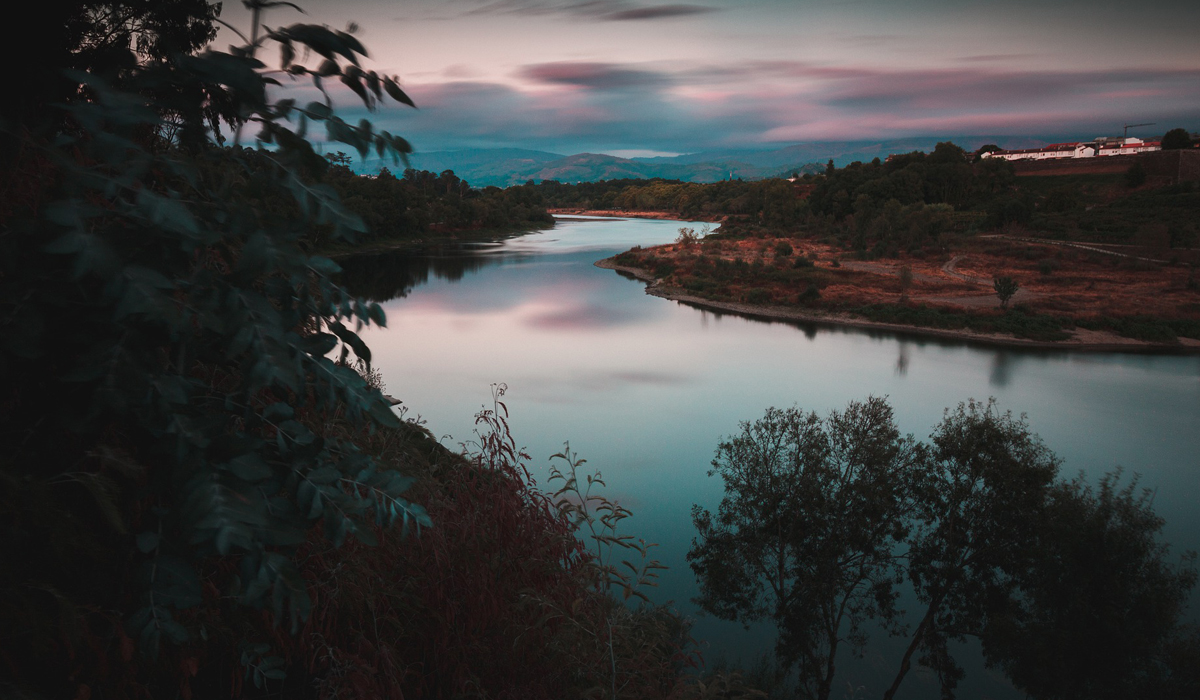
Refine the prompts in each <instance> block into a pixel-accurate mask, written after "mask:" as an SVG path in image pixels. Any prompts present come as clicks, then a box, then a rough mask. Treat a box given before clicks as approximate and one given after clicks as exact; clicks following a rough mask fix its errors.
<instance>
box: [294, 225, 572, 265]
mask: <svg viewBox="0 0 1200 700" xmlns="http://www.w3.org/2000/svg"><path fill="white" fill-rule="evenodd" d="M553 227H554V222H549V223H545V224H542V225H540V226H536V225H521V226H511V227H503V228H485V229H462V230H457V231H446V232H436V233H434V232H431V233H428V234H425V235H423V236H420V237H417V238H391V239H384V240H373V241H370V242H367V243H363V244H361V245H344V244H343V245H337V246H329V247H326V248H323V249H321V250H318V251H315V252H316V253H317V254H319V255H324V256H326V257H328V258H332V259H334V260H336V259H338V258H348V257H352V256H355V255H372V254H375V253H391V252H395V251H402V250H418V249H421V248H428V247H429V246H435V245H444V244H447V243H489V242H494V241H504V240H508V239H510V238H516V237H518V236H523V235H525V234H527V233H533V232H534V231H544V230H546V229H548V228H553Z"/></svg>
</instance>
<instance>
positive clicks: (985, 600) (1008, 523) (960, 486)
mask: <svg viewBox="0 0 1200 700" xmlns="http://www.w3.org/2000/svg"><path fill="white" fill-rule="evenodd" d="M925 454H926V462H925V463H924V464H923V465H922V467H921V469H920V471H919V472H918V473H919V475H920V477H921V481H920V483H919V485H918V493H917V496H916V498H915V499H914V511H913V516H914V519H915V520H916V522H917V526H916V528H915V529H914V530H913V532H912V533H911V535H910V537H909V539H908V545H909V552H908V565H907V571H906V573H907V576H908V580H909V581H910V582H911V583H912V586H913V589H914V590H915V592H916V596H917V599H918V600H919V601H920V604H921V606H922V608H923V611H921V617H920V622H919V623H918V624H917V625H916V627H915V628H914V629H913V631H912V633H911V635H910V637H909V644H908V647H907V648H906V649H905V652H904V655H903V657H902V658H901V661H900V668H899V669H898V671H897V673H896V676H895V679H894V680H893V682H892V685H891V687H890V688H889V689H888V690H887V692H886V693H885V694H884V696H883V697H884V698H885V700H890V699H891V698H892V697H893V696H894V695H895V693H896V691H897V690H898V689H899V687H900V684H901V682H902V681H903V680H904V678H905V676H906V675H907V673H908V671H909V669H910V668H911V664H912V659H913V656H914V655H916V654H918V653H919V654H920V656H919V658H920V661H921V663H922V664H923V665H925V666H927V667H929V668H931V669H933V670H934V671H935V672H936V673H937V674H938V677H939V679H940V681H941V684H942V688H943V695H944V696H946V697H952V696H953V689H954V687H955V686H956V685H957V682H958V680H959V679H960V678H961V677H962V671H961V669H960V668H959V667H958V665H957V664H956V663H955V661H954V659H953V658H952V657H951V654H950V647H949V644H950V642H951V641H954V640H962V639H965V638H967V637H979V636H981V635H982V634H984V632H985V630H986V629H987V625H988V622H989V615H990V614H991V613H993V612H994V611H995V609H996V606H997V605H998V604H1002V603H1003V602H1004V601H1006V600H1008V597H1009V596H1010V595H1011V592H1012V578H1013V576H1014V575H1016V574H1017V573H1019V572H1021V571H1025V570H1027V568H1028V565H1027V559H1026V557H1027V554H1028V552H1029V545H1030V544H1031V543H1032V542H1035V541H1036V538H1037V534H1038V533H1037V528H1036V519H1035V518H1034V517H1031V516H1036V515H1037V514H1039V513H1041V512H1042V510H1043V508H1044V506H1045V503H1046V501H1047V499H1048V498H1049V495H1050V487H1051V484H1052V483H1053V481H1054V478H1055V476H1056V475H1057V473H1058V464H1059V462H1058V459H1057V458H1056V457H1055V456H1054V454H1053V453H1052V452H1050V450H1048V449H1047V448H1046V447H1045V445H1043V444H1042V442H1041V440H1040V439H1039V438H1038V437H1037V436H1036V435H1035V434H1033V433H1032V432H1031V431H1030V430H1029V426H1028V424H1027V423H1026V422H1025V420H1024V419H1023V418H1021V419H1017V418H1014V417H1013V416H1012V414H1011V413H1000V412H999V411H998V410H997V409H996V406H995V403H994V402H991V401H989V402H988V403H986V404H985V403H978V402H975V401H970V402H968V403H966V404H959V406H958V408H957V409H956V410H954V411H949V410H948V411H947V412H946V415H945V417H944V418H943V420H942V422H941V424H940V425H938V426H937V428H935V429H934V432H933V434H932V435H931V445H930V449H929V450H928V452H927V453H925Z"/></svg>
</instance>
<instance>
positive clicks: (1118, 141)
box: [983, 136, 1162, 160]
mask: <svg viewBox="0 0 1200 700" xmlns="http://www.w3.org/2000/svg"><path fill="white" fill-rule="evenodd" d="M1161 150H1162V143H1161V142H1159V141H1143V140H1141V139H1139V138H1134V137H1132V136H1130V137H1128V138H1123V137H1120V136H1098V137H1096V140H1095V141H1089V142H1080V141H1077V142H1073V143H1052V144H1050V145H1049V146H1044V147H1042V148H1023V149H1020V150H1015V151H1005V150H1000V151H990V152H988V153H984V154H983V157H984V158H1003V159H1005V160H1055V159H1059V158H1091V157H1093V156H1125V155H1130V154H1133V153H1147V152H1149V151H1161Z"/></svg>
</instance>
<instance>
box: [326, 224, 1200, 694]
mask: <svg viewBox="0 0 1200 700" xmlns="http://www.w3.org/2000/svg"><path fill="white" fill-rule="evenodd" d="M685 225H687V226H695V227H697V228H699V227H700V226H701V224H690V223H686V222H678V221H653V220H639V219H631V220H617V219H596V220H588V221H584V220H571V221H560V222H559V223H558V225H557V226H556V227H555V228H553V229H550V230H546V231H541V232H535V233H531V234H528V235H525V236H521V237H518V238H512V239H509V240H507V241H503V242H499V243H488V244H472V245H464V246H461V247H442V248H439V249H436V250H431V251H428V252H426V253H422V254H412V253H408V254H399V253H394V254H383V255H377V256H373V257H371V258H369V259H351V260H348V261H345V263H344V264H345V266H346V268H347V272H348V279H350V280H352V281H353V284H352V286H353V287H354V291H356V292H358V293H360V294H366V295H370V296H373V297H374V298H376V299H377V300H380V301H381V302H383V301H384V300H385V299H386V300H387V301H385V302H384V304H383V305H384V308H385V310H386V312H387V317H388V327H387V328H386V329H371V330H368V331H366V332H364V337H365V339H366V341H367V343H368V344H369V345H370V347H371V348H372V351H373V354H374V357H375V366H376V367H377V368H378V369H379V370H381V372H382V375H383V378H384V381H385V382H386V384H387V391H388V393H390V394H393V395H395V396H397V397H398V398H400V399H402V400H403V401H404V404H405V406H407V407H409V413H408V416H409V417H410V418H411V417H413V416H415V415H418V414H419V416H420V417H421V419H422V420H424V421H426V422H427V427H429V428H430V429H431V430H432V431H433V432H434V434H435V435H445V436H446V437H445V438H444V439H443V442H444V443H445V444H447V445H448V446H451V447H456V446H457V445H458V444H459V443H460V442H463V441H466V440H469V439H470V438H471V437H472V430H473V415H474V414H475V412H476V411H478V410H479V409H480V408H481V407H484V406H485V405H490V403H491V394H490V389H489V387H490V385H492V384H493V383H498V382H502V383H504V384H506V385H507V387H508V392H507V395H506V396H505V401H506V403H507V405H508V408H509V410H510V412H511V421H510V422H511V426H512V430H513V433H514V435H515V436H516V439H517V442H518V444H520V445H524V446H526V447H527V449H528V451H529V453H530V454H531V455H532V462H531V468H532V470H533V473H534V475H535V477H537V478H538V479H539V481H541V482H544V479H545V475H546V471H547V465H548V458H549V456H550V455H551V454H553V453H555V452H557V451H559V450H561V449H562V447H563V443H564V442H566V441H570V445H571V449H572V450H574V451H576V452H578V453H579V454H580V455H581V456H582V457H584V458H586V459H587V461H588V464H587V465H586V466H587V467H588V468H591V469H594V470H599V471H601V472H602V473H603V476H604V478H605V480H606V481H607V483H608V487H609V488H608V491H607V495H608V496H609V497H610V498H613V499H615V500H618V501H619V502H621V503H622V504H623V505H625V506H626V507H628V508H630V509H631V510H632V511H633V512H634V517H632V518H630V519H629V520H627V521H626V522H625V525H627V527H626V532H627V533H629V534H634V535H636V536H638V537H642V538H645V539H646V540H648V541H650V542H655V543H657V544H658V545H659V546H658V547H657V548H656V549H655V555H656V556H657V557H658V558H659V559H660V560H661V561H662V562H663V563H664V564H666V565H668V566H669V567H670V569H669V570H668V571H666V572H665V573H664V574H663V575H662V578H661V579H660V585H659V587H658V588H657V589H656V590H654V591H653V592H652V597H653V598H654V599H656V600H657V601H659V602H665V601H667V600H673V601H675V603H676V605H677V606H678V607H679V609H680V610H681V611H682V612H684V613H685V614H687V615H689V616H696V615H697V611H696V608H695V606H694V605H692V604H691V603H690V602H689V601H690V599H691V597H692V596H694V595H695V593H696V585H695V582H694V580H693V577H692V573H691V570H690V569H689V568H688V566H687V563H686V561H685V554H686V552H687V549H688V547H689V545H690V542H691V537H692V535H693V528H692V523H691V516H690V510H691V507H692V504H694V503H699V504H701V505H703V506H705V507H707V508H710V509H714V508H715V507H716V505H717V503H718V502H719V501H720V498H721V494H722V488H721V484H720V482H719V479H717V478H715V477H713V478H710V477H708V476H707V475H706V472H707V470H708V468H709V463H710V461H711V460H712V457H713V452H714V450H715V448H716V444H717V441H718V439H719V438H720V437H721V436H724V435H729V434H730V433H732V432H734V431H735V430H737V427H738V422H739V421H744V420H754V419H756V418H758V417H761V416H762V413H763V411H764V409H765V408H767V407H768V406H779V407H783V406H791V405H793V404H795V405H799V406H800V407H802V408H804V409H811V410H816V411H817V412H819V413H825V412H827V411H828V410H829V409H832V408H842V407H844V406H845V404H846V403H847V401H850V400H852V399H863V398H865V397H867V396H871V395H874V396H886V397H887V398H888V400H889V401H890V403H891V405H892V406H893V408H894V409H895V412H896V419H897V422H898V424H899V426H900V429H901V431H902V432H909V433H912V434H914V435H915V436H916V437H918V438H925V437H927V436H928V434H929V432H930V430H931V429H932V427H933V426H934V425H935V424H937V423H938V422H939V421H940V420H941V417H942V414H943V410H944V409H945V408H947V407H953V406H955V405H957V404H958V403H959V402H961V401H965V400H966V399H968V398H976V399H987V398H989V397H995V398H996V400H997V402H998V405H999V407H1000V408H1001V409H1002V410H1011V411H1013V412H1014V413H1018V414H1019V413H1025V414H1027V416H1028V420H1029V423H1030V425H1031V426H1032V428H1033V430H1034V431H1035V432H1037V433H1038V434H1039V435H1041V437H1042V438H1043V440H1044V441H1045V442H1046V444H1047V445H1048V446H1049V447H1050V448H1051V449H1053V450H1054V451H1055V452H1056V453H1057V454H1058V455H1059V456H1060V457H1061V458H1062V459H1063V462H1064V468H1063V474H1064V475H1065V476H1068V477H1069V476H1073V475H1074V474H1076V473H1078V472H1080V471H1083V472H1085V473H1086V474H1088V475H1089V476H1092V477H1096V476H1099V475H1100V474H1103V473H1104V472H1106V471H1109V470H1111V469H1113V468H1114V467H1116V466H1118V465H1120V466H1122V467H1123V468H1124V469H1125V473H1126V474H1134V473H1137V474H1140V475H1141V484H1142V485H1143V486H1145V487H1147V488H1150V489H1153V490H1154V491H1155V492H1156V495H1155V499H1154V505H1155V508H1156V510H1157V511H1158V513H1159V514H1160V515H1162V516H1164V517H1165V518H1166V520H1167V525H1166V528H1165V533H1166V537H1167V539H1168V541H1170V542H1171V543H1172V544H1173V547H1174V550H1173V551H1179V550H1181V549H1183V548H1187V549H1198V548H1200V511H1198V510H1197V508H1196V507H1195V506H1196V503H1197V501H1198V499H1200V357H1197V356H1170V355H1137V354H1108V353H1105V354H1096V353H1067V352H1062V351H1024V350H1017V349H1013V348H1004V349H999V348H995V347H989V346H985V345H973V344H967V343H963V342H950V341H946V340H934V339H929V338H922V337H920V336H916V335H912V336H908V335H903V334H896V333H890V332H874V331H864V330H855V329H848V328H840V327H836V326H816V325H802V324H795V323H783V322H769V321H763V320H758V319H749V318H743V317H738V316H734V315H728V314H716V313H713V312H710V311H704V310H701V309H697V308H694V307H691V306H687V305H684V304H681V303H678V302H674V301H669V300H665V299H661V298H657V297H652V296H648V295H646V294H645V293H644V291H643V290H644V284H643V283H642V282H639V281H636V280H631V279H628V278H626V277H623V276H621V275H620V274H618V273H616V272H613V271H610V270H603V269H599V268H596V267H594V266H593V263H594V262H595V261H597V260H599V259H602V258H605V257H609V256H611V255H614V254H616V253H618V252H620V251H623V250H626V249H628V248H630V247H631V246H633V245H639V244H640V245H643V246H647V245H655V244H660V243H665V242H669V241H671V240H674V238H675V237H676V235H677V232H678V229H679V227H680V226H685ZM1195 607H1196V606H1193V609H1194V608H1195ZM694 633H695V635H696V636H697V637H698V638H700V639H702V640H705V641H706V643H707V644H708V647H707V648H706V651H705V653H706V656H707V657H709V658H714V657H720V656H727V657H732V658H738V657H740V658H742V659H743V660H748V659H751V658H753V657H754V656H755V655H756V654H761V653H763V652H766V651H769V649H770V645H771V635H770V633H769V631H764V629H763V627H762V626H759V627H757V628H754V629H752V630H750V631H749V632H747V631H745V630H743V629H742V627H741V626H739V625H735V624H730V623H724V622H720V621H716V620H713V619H711V618H706V617H697V619H696V627H695V630H694ZM897 644H898V642H897V641H895V640H887V639H882V640H879V641H877V642H874V643H873V644H872V646H871V647H870V648H869V650H868V655H867V658H866V659H865V660H863V661H862V662H855V663H851V662H850V661H849V659H844V660H843V663H842V665H841V667H842V668H845V669H847V673H846V674H845V675H846V678H845V679H844V680H846V681H852V682H853V683H855V684H857V683H866V684H868V685H869V686H875V685H876V684H877V683H878V682H880V681H878V680H877V678H882V677H884V676H886V677H888V678H890V674H891V673H893V672H894V669H895V667H896V664H897V660H898V656H899V652H898V651H897V649H898V647H897ZM932 684H933V680H932V679H931V678H929V677H928V676H922V675H921V674H915V675H910V677H909V679H907V680H906V681H905V686H906V687H905V689H904V690H905V691H907V692H905V693H902V696H904V697H912V698H919V697H936V689H935V686H934V685H932ZM841 687H847V686H845V684H844V683H843V684H842V686H841ZM1006 688H1007V684H1006V682H1005V681H1004V680H1003V678H1002V677H1000V676H999V675H998V674H994V673H991V672H988V671H986V670H981V669H980V668H979V666H978V664H977V663H976V665H975V667H974V668H973V669H972V672H971V673H970V674H969V676H968V679H967V681H966V682H965V683H964V684H963V686H962V691H963V692H962V693H961V694H960V697H984V696H987V697H993V698H1004V697H1017V696H1016V695H1014V691H1012V690H1011V689H1006ZM879 694H880V693H879V692H878V690H877V689H876V691H875V692H870V693H868V695H869V696H871V695H874V696H877V695H879ZM835 696H838V693H835Z"/></svg>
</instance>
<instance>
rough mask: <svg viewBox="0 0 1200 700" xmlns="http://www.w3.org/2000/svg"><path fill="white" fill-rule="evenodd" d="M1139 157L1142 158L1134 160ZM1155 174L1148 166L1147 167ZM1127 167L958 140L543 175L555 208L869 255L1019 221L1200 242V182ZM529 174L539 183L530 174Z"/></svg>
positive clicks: (542, 188)
mask: <svg viewBox="0 0 1200 700" xmlns="http://www.w3.org/2000/svg"><path fill="white" fill-rule="evenodd" d="M1134 167H1135V168H1136V164H1135V166H1134ZM1143 179H1144V178H1143ZM1140 184H1141V183H1140V182H1136V181H1133V180H1130V178H1129V177H1122V176H1120V175H1079V176H1065V177H1054V176H1041V177H1021V178H1017V177H1016V173H1015V170H1014V168H1013V165H1012V164H1011V163H1009V162H1008V161H1005V160H1001V159H980V158H978V157H977V155H976V154H973V153H969V152H966V151H964V150H963V149H962V148H960V147H958V146H956V145H954V144H953V143H950V142H943V143H939V144H937V146H936V147H935V148H934V149H933V151H932V152H930V153H923V152H913V153H907V154H902V155H897V156H893V157H891V158H889V159H888V160H887V161H886V162H884V161H881V160H879V159H878V158H876V159H875V160H873V161H871V162H867V163H862V162H855V163H851V164H849V165H847V166H846V167H844V168H835V167H834V166H833V163H832V161H831V162H830V163H829V165H828V166H827V167H826V169H825V172H824V173H821V174H811V173H809V174H805V175H804V176H803V177H800V178H799V179H797V180H796V181H795V182H794V183H793V182H789V181H787V180H783V179H771V180H760V181H755V182H742V181H731V182H717V183H711V184H695V183H684V182H679V181H670V180H609V181H604V182H592V183H579V184H574V185H572V184H564V183H560V182H556V181H552V180H548V181H545V182H542V183H540V184H538V185H533V187H534V188H535V189H536V190H537V191H538V192H539V193H541V195H542V198H543V200H544V201H545V203H546V206H548V207H551V208H560V207H561V208H580V209H600V210H613V209H615V210H630V211H667V212H673V213H675V214H677V215H678V216H679V217H680V218H683V219H701V220H703V219H709V220H717V219H724V220H725V221H726V223H725V225H724V230H725V232H726V233H727V235H735V236H736V235H753V234H754V233H755V232H756V231H759V230H763V231H764V232H767V233H770V234H772V235H786V236H809V237H816V238H822V239H826V240H827V241H828V242H832V243H837V244H839V245H840V246H841V247H843V248H845V249H846V250H848V251H853V252H855V253H856V254H857V255H859V256H861V257H868V258H870V257H894V256H896V255H898V254H900V253H901V252H906V253H915V254H921V253H923V252H935V251H940V250H941V249H942V248H943V247H944V246H945V245H946V243H947V236H953V235H972V234H974V233H977V232H983V231H992V230H999V229H1004V230H1008V229H1010V228H1013V227H1016V228H1018V229H1020V230H1026V229H1028V230H1033V231H1040V232H1043V233H1044V234H1046V235H1049V236H1051V237H1055V238H1085V239H1092V240H1100V241H1106V242H1113V243H1135V242H1141V240H1140V239H1141V238H1144V237H1145V233H1144V232H1145V231H1146V230H1147V228H1153V229H1155V230H1157V229H1158V228H1162V229H1164V230H1163V232H1162V234H1161V236H1160V237H1161V238H1162V239H1163V241H1165V244H1166V245H1170V246H1172V247H1174V246H1180V247H1186V246H1190V245H1194V243H1195V241H1196V240H1197V236H1198V232H1197V228H1196V224H1195V219H1196V214H1197V213H1198V212H1200V187H1197V186H1196V183H1182V184H1180V185H1174V186H1171V187H1164V188H1159V189H1155V190H1151V191H1143V190H1138V189H1136V188H1137V187H1138V186H1139V185H1140ZM527 186H528V185H527Z"/></svg>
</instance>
